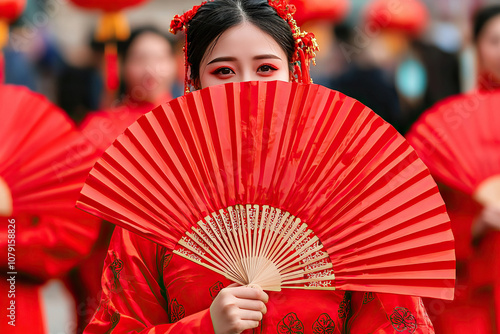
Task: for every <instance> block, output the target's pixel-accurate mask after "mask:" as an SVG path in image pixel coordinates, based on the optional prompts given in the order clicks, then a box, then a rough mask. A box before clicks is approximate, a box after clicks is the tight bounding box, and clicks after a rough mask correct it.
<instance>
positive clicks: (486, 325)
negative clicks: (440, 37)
mask: <svg viewBox="0 0 500 334" xmlns="http://www.w3.org/2000/svg"><path fill="white" fill-rule="evenodd" d="M473 26H474V30H473V38H474V43H475V44H476V49H477V59H478V71H479V76H478V78H477V89H475V90H474V91H472V92H469V93H467V94H463V95H457V96H453V97H451V98H448V99H446V100H444V101H442V102H440V103H438V104H437V105H436V106H434V107H433V108H431V110H429V111H428V112H429V113H434V112H436V113H438V112H439V113H441V112H442V115H445V117H446V115H447V114H448V115H453V114H452V113H455V115H459V114H462V113H466V114H474V111H475V110H474V105H477V103H474V101H475V100H477V101H480V100H481V99H482V96H483V94H484V93H487V92H491V93H493V94H500V91H499V88H500V6H498V5H495V6H490V7H486V8H484V9H482V10H480V11H479V12H477V14H476V16H475V19H474V24H473ZM491 112H497V110H494V109H493V110H491ZM453 122H454V121H453V120H452V119H451V118H450V125H449V126H450V127H453V126H454V125H453ZM464 126H466V125H465V124H464ZM417 127H418V125H416V126H415V127H414V129H412V131H410V133H409V134H408V141H409V142H410V143H413V140H414V137H415V134H416V128H417ZM415 149H416V150H417V151H418V153H419V154H420V155H421V157H422V158H423V157H424V156H429V152H432V150H433V148H432V147H431V146H428V147H427V148H425V149H424V148H420V151H419V148H417V146H415ZM492 167H493V166H492ZM431 172H432V170H431ZM440 188H441V194H442V195H443V199H444V200H445V202H446V206H447V209H448V213H449V215H450V219H451V222H452V228H453V231H454V235H455V241H456V250H457V253H456V254H457V286H456V292H455V300H454V301H453V302H443V301H437V300H429V301H426V305H427V306H428V310H429V314H430V316H431V319H432V321H433V323H434V324H435V326H436V332H439V333H444V334H446V333H497V332H498V330H499V328H500V327H499V325H500V311H499V305H500V304H499V303H500V282H499V279H498V277H499V276H498V275H499V272H498V270H497V269H496V268H498V264H499V260H500V259H499V257H498V250H499V249H498V245H499V241H500V239H499V237H500V235H499V233H498V230H499V229H500V210H499V209H498V208H497V207H495V206H494V205H491V206H488V205H487V206H485V207H481V205H479V203H477V202H476V201H475V200H474V199H473V198H472V197H471V196H470V195H467V194H465V193H463V192H461V191H459V190H456V189H453V188H452V187H450V186H449V185H441V186H440ZM492 292H493V293H492Z"/></svg>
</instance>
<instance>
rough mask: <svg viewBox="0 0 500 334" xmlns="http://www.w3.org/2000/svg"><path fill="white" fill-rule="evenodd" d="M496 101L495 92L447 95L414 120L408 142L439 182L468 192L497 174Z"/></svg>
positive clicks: (499, 155)
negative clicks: (443, 99) (447, 97)
mask: <svg viewBox="0 0 500 334" xmlns="http://www.w3.org/2000/svg"><path fill="white" fill-rule="evenodd" d="M499 103H500V94H499V93H498V92H496V93H479V92H476V93H471V94H467V95H460V96H457V97H452V98H449V99H448V100H445V101H443V102H441V103H438V104H437V105H435V106H434V107H432V108H431V109H430V110H428V111H427V112H426V113H425V114H424V115H423V116H422V117H421V118H420V119H419V120H418V121H417V123H415V125H414V126H413V127H412V129H411V131H410V132H409V133H408V135H407V138H408V141H409V142H410V144H411V145H412V146H413V147H414V148H415V150H416V151H417V152H418V154H419V156H420V157H421V159H422V160H423V161H424V163H425V164H426V165H427V166H428V167H429V169H430V170H431V172H432V174H433V175H434V176H435V177H436V178H437V179H438V180H439V181H441V182H443V183H445V184H447V185H449V186H451V187H453V188H456V189H459V190H461V191H463V192H465V193H468V194H471V195H472V194H473V193H474V192H475V191H476V190H477V189H478V188H479V187H480V186H481V185H482V184H483V183H487V182H488V180H489V179H491V180H494V179H495V178H498V177H499V176H500V150H499V147H500V131H498V129H499V128H500V115H499V113H498V105H499ZM497 182H498V181H497ZM499 185H500V183H499ZM499 185H497V187H499ZM499 191H500V190H499Z"/></svg>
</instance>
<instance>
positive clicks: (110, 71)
mask: <svg viewBox="0 0 500 334" xmlns="http://www.w3.org/2000/svg"><path fill="white" fill-rule="evenodd" d="M0 1H1V0H0ZM70 1H71V2H73V3H74V4H75V5H76V6H79V7H82V8H85V9H97V10H101V11H103V12H104V15H103V16H102V17H101V20H100V22H99V25H98V27H97V30H96V39H97V40H98V41H100V42H106V48H105V52H104V54H105V55H104V56H105V62H106V65H105V67H106V73H105V76H106V80H105V81H106V87H107V88H108V90H110V91H116V90H117V89H118V87H119V85H120V80H119V75H118V73H119V71H118V55H117V51H116V44H115V41H116V40H125V39H127V38H128V37H129V36H130V28H129V25H128V22H127V19H126V17H125V16H124V15H123V13H122V12H121V10H123V9H125V8H127V7H132V6H137V5H139V4H142V3H145V2H147V1H148V0H70Z"/></svg>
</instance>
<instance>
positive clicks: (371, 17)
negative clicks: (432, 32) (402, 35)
mask: <svg viewBox="0 0 500 334" xmlns="http://www.w3.org/2000/svg"><path fill="white" fill-rule="evenodd" d="M365 17H366V21H367V22H369V23H373V24H376V25H378V27H379V28H383V29H392V30H399V31H403V32H406V33H408V34H409V35H413V36H415V35H419V34H421V33H422V32H423V31H424V29H425V27H426V26H427V23H428V22H429V12H428V10H427V7H426V6H425V4H424V3H423V2H422V1H419V0H405V1H393V0H375V1H372V2H371V3H369V4H368V6H367V8H366V11H365Z"/></svg>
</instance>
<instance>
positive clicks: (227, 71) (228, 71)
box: [214, 67, 234, 75]
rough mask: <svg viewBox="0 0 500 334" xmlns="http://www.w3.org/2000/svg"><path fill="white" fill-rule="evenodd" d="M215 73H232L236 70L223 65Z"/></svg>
mask: <svg viewBox="0 0 500 334" xmlns="http://www.w3.org/2000/svg"><path fill="white" fill-rule="evenodd" d="M214 74H221V75H230V74H234V71H233V70H232V69H230V68H229V67H221V68H218V69H216V70H215V72H214Z"/></svg>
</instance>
